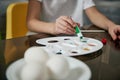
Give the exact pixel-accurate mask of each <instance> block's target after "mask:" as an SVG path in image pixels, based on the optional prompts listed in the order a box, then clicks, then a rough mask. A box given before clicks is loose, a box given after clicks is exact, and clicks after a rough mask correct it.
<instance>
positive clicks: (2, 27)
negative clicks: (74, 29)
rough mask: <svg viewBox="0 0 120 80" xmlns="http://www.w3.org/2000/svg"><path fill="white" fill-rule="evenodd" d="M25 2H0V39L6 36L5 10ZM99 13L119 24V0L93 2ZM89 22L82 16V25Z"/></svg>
mask: <svg viewBox="0 0 120 80" xmlns="http://www.w3.org/2000/svg"><path fill="white" fill-rule="evenodd" d="M23 1H27V0H0V38H1V39H5V34H6V9H7V7H8V5H9V4H10V3H13V2H23ZM94 1H95V3H96V6H97V8H98V9H99V11H100V12H102V13H103V14H104V15H106V16H107V17H108V18H109V19H111V20H112V21H113V22H115V23H117V24H120V15H119V14H120V5H119V4H120V0H94ZM90 24H91V22H90V21H89V19H88V18H87V16H86V15H84V25H90Z"/></svg>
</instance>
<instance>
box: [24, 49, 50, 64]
mask: <svg viewBox="0 0 120 80" xmlns="http://www.w3.org/2000/svg"><path fill="white" fill-rule="evenodd" d="M24 59H25V62H26V63H36V62H37V63H46V62H47V60H48V59H49V55H48V54H47V52H46V51H45V50H44V49H43V48H41V47H31V48H29V49H27V50H26V51H25V54H24Z"/></svg>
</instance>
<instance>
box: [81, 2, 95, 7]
mask: <svg viewBox="0 0 120 80" xmlns="http://www.w3.org/2000/svg"><path fill="white" fill-rule="evenodd" d="M83 4H84V7H83V8H84V9H87V8H90V7H92V6H95V3H94V2H93V0H83Z"/></svg>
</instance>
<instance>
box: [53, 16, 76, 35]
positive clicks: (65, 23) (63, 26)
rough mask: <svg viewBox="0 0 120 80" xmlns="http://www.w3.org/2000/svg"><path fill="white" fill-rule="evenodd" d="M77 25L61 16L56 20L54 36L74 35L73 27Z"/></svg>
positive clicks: (66, 17) (68, 18) (69, 18)
mask: <svg viewBox="0 0 120 80" xmlns="http://www.w3.org/2000/svg"><path fill="white" fill-rule="evenodd" d="M76 25H77V24H76V23H75V22H74V21H73V20H72V19H71V17H68V16H61V17H59V18H58V19H56V23H55V30H54V32H55V34H74V33H75V30H74V27H75V26H76Z"/></svg>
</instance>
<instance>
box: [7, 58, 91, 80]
mask: <svg viewBox="0 0 120 80" xmlns="http://www.w3.org/2000/svg"><path fill="white" fill-rule="evenodd" d="M65 58H66V59H67V60H68V62H69V65H70V73H69V75H68V76H67V77H66V78H65V79H63V80H90V78H91V71H90V69H89V67H88V66H87V65H86V64H85V63H84V62H82V61H80V60H77V59H75V58H72V57H65ZM24 65H25V61H24V59H20V60H18V61H16V62H14V63H13V64H11V65H10V66H9V67H8V68H7V71H6V76H7V79H8V80H20V71H21V69H22V67H23V66H24ZM56 68H57V67H56ZM63 75H64V74H63Z"/></svg>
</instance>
